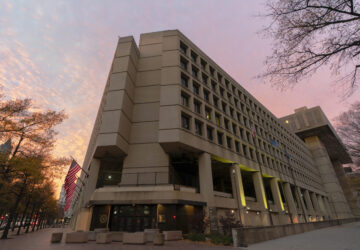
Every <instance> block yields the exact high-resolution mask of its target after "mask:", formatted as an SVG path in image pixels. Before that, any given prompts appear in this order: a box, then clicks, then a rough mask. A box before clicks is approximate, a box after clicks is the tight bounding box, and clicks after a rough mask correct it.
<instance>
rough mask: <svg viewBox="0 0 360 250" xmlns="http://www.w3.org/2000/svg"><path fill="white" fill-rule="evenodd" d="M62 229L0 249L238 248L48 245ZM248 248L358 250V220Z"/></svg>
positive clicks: (6, 242)
mask: <svg viewBox="0 0 360 250" xmlns="http://www.w3.org/2000/svg"><path fill="white" fill-rule="evenodd" d="M62 230H64V229H61V228H48V229H43V230H40V231H37V232H34V233H28V234H22V235H20V236H15V235H14V236H11V239H8V240H0V249H1V250H3V249H4V250H22V249H24V250H85V249H86V250H100V249H123V250H140V249H141V250H157V249H159V250H160V249H162V250H165V249H171V250H175V249H180V250H182V249H186V250H193V249H196V250H201V249H211V250H216V249H226V250H232V249H239V248H233V247H224V246H213V245H209V244H206V243H199V244H197V243H192V242H188V241H173V242H166V243H165V245H164V246H153V245H152V244H147V245H145V246H142V245H131V246H130V245H123V244H122V243H119V242H113V243H111V244H108V245H99V244H96V243H95V242H93V241H91V242H88V243H86V244H65V243H64V239H63V241H62V243H60V244H51V243H50V235H51V233H52V232H57V231H62ZM246 249H248V250H262V249H264V250H265V249H266V250H275V249H276V250H310V249H311V250H322V249H324V250H325V249H326V250H342V249H344V250H345V249H346V250H359V249H360V222H356V223H351V224H346V225H342V226H337V227H330V228H324V229H320V230H316V231H312V232H308V233H304V234H298V235H293V236H289V237H284V238H280V239H276V240H271V241H266V242H262V243H258V244H254V245H251V246H249V247H248V248H246Z"/></svg>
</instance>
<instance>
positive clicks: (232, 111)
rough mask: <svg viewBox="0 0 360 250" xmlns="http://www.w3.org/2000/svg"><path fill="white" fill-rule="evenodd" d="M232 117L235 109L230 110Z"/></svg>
mask: <svg viewBox="0 0 360 250" xmlns="http://www.w3.org/2000/svg"><path fill="white" fill-rule="evenodd" d="M230 115H231V117H234V109H233V108H230Z"/></svg>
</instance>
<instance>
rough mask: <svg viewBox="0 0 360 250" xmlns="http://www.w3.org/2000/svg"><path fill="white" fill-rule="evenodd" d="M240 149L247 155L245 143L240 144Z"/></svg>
mask: <svg viewBox="0 0 360 250" xmlns="http://www.w3.org/2000/svg"><path fill="white" fill-rule="evenodd" d="M242 149H243V152H244V155H245V156H248V155H247V146H246V145H245V144H243V145H242Z"/></svg>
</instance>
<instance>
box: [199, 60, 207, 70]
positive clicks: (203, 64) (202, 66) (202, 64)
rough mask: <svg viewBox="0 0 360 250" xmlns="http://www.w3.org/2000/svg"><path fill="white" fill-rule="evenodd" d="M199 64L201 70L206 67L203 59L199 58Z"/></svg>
mask: <svg viewBox="0 0 360 250" xmlns="http://www.w3.org/2000/svg"><path fill="white" fill-rule="evenodd" d="M200 64H201V68H202V69H203V70H205V69H206V62H205V61H204V60H203V59H201V62H200Z"/></svg>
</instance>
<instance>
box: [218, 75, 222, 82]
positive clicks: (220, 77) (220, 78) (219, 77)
mask: <svg viewBox="0 0 360 250" xmlns="http://www.w3.org/2000/svg"><path fill="white" fill-rule="evenodd" d="M218 80H219V82H221V80H222V75H220V74H219V73H218Z"/></svg>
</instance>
